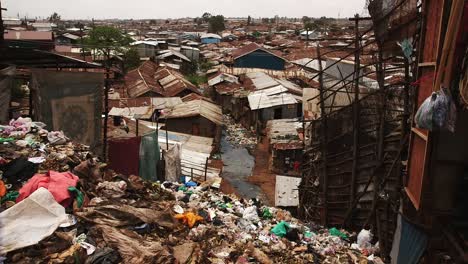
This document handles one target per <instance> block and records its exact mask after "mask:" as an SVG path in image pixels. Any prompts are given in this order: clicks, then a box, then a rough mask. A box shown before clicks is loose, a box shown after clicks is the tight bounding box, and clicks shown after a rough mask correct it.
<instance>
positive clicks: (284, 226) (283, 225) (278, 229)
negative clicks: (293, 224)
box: [271, 221, 289, 237]
mask: <svg viewBox="0 0 468 264" xmlns="http://www.w3.org/2000/svg"><path fill="white" fill-rule="evenodd" d="M288 230H289V223H287V222H284V221H281V222H280V223H278V224H277V225H276V226H275V227H273V228H272V229H271V233H273V234H275V235H276V236H278V237H285V236H286V234H287V233H288Z"/></svg>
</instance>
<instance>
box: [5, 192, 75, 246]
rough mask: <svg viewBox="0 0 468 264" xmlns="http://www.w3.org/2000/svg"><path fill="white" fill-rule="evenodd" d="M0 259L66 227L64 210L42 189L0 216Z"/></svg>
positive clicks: (66, 218)
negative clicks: (63, 225) (1, 256)
mask: <svg viewBox="0 0 468 264" xmlns="http://www.w3.org/2000/svg"><path fill="white" fill-rule="evenodd" d="M0 219H2V220H1V221H0V255H3V254H5V253H7V252H10V251H13V250H16V249H20V248H24V247H27V246H30V245H34V244H37V243H39V242H40V241H41V240H42V239H44V238H46V237H48V236H50V235H52V233H54V232H55V230H56V229H57V228H58V227H59V225H60V224H62V223H66V222H67V220H68V216H67V214H66V213H65V208H63V206H61V205H60V204H58V203H57V202H56V201H55V199H54V196H52V194H51V193H50V192H49V191H48V190H47V189H45V188H39V189H38V190H37V191H35V192H34V193H33V194H31V196H29V197H28V198H26V199H25V200H23V201H21V202H19V203H18V204H16V205H15V206H13V207H10V208H9V209H7V210H5V211H3V212H2V213H1V214H0Z"/></svg>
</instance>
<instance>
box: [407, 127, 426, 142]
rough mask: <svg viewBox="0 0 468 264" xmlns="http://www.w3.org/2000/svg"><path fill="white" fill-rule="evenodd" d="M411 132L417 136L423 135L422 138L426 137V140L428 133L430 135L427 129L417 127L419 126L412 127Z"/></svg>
mask: <svg viewBox="0 0 468 264" xmlns="http://www.w3.org/2000/svg"><path fill="white" fill-rule="evenodd" d="M411 132H413V133H414V134H416V135H417V136H419V137H421V138H422V139H424V140H425V141H427V135H428V132H427V131H425V130H422V129H420V128H417V127H412V128H411Z"/></svg>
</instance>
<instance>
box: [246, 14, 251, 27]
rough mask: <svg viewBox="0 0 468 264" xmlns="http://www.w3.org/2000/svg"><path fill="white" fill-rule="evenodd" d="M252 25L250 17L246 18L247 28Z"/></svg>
mask: <svg viewBox="0 0 468 264" xmlns="http://www.w3.org/2000/svg"><path fill="white" fill-rule="evenodd" d="M251 23H252V18H251V17H250V16H248V17H247V26H250V24H251Z"/></svg>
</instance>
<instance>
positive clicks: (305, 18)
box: [302, 16, 312, 26]
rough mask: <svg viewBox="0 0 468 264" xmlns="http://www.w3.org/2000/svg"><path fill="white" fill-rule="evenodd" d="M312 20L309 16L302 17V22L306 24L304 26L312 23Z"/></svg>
mask: <svg viewBox="0 0 468 264" xmlns="http://www.w3.org/2000/svg"><path fill="white" fill-rule="evenodd" d="M310 22H312V19H311V18H310V17H308V16H303V17H302V23H303V24H304V26H305V25H306V24H307V23H310Z"/></svg>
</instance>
